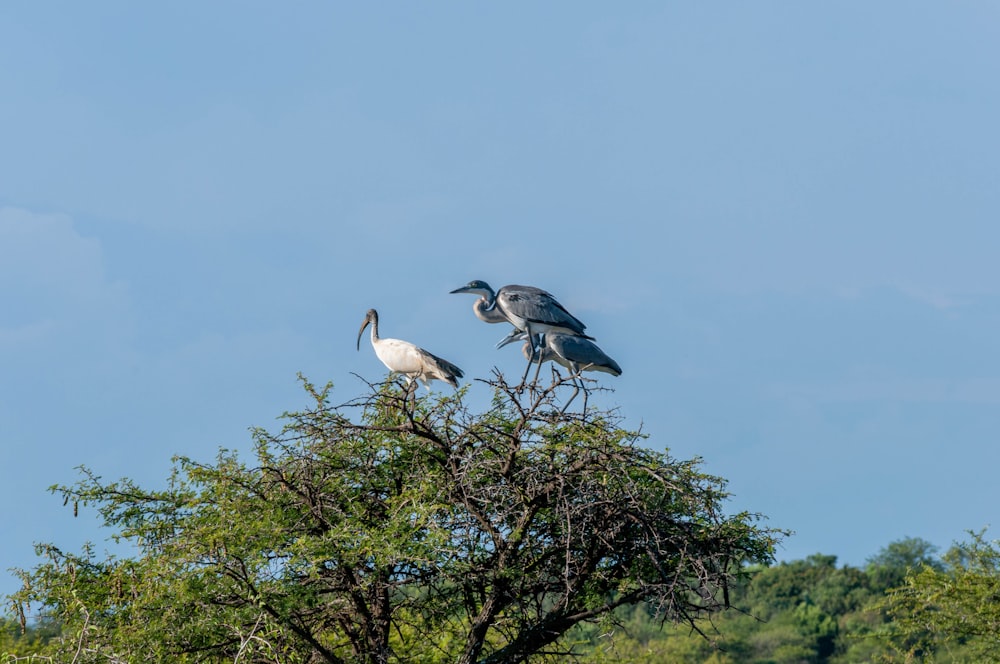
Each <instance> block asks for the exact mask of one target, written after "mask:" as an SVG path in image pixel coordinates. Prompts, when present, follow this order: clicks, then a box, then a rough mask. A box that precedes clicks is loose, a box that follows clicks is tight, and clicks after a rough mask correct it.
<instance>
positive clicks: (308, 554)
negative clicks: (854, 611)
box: [15, 374, 782, 664]
mask: <svg viewBox="0 0 1000 664" xmlns="http://www.w3.org/2000/svg"><path fill="white" fill-rule="evenodd" d="M485 382H487V383H489V384H490V385H491V387H492V394H493V398H492V404H491V407H490V408H489V409H488V410H486V412H482V413H474V412H471V410H470V409H469V408H468V407H467V406H466V404H465V400H464V397H465V392H464V391H459V392H457V393H456V394H455V395H453V396H444V397H434V396H421V397H415V396H413V395H411V394H410V393H409V391H408V390H406V389H404V388H403V386H401V385H399V384H397V383H394V382H387V383H383V384H378V385H369V386H368V387H369V390H368V392H367V393H366V394H365V395H364V396H362V397H360V398H358V399H356V400H353V401H350V402H348V403H345V404H342V405H339V406H331V405H330V394H331V388H330V386H327V387H326V388H324V389H317V388H315V387H314V386H313V385H311V384H309V383H308V382H306V381H303V384H304V386H305V389H306V390H307V391H308V393H309V395H310V396H311V406H310V407H309V408H308V409H306V410H303V411H301V412H296V413H287V414H285V416H284V418H285V426H284V428H283V429H282V430H281V431H280V432H278V433H270V432H268V431H265V430H261V429H258V430H256V431H254V434H253V435H254V442H255V453H256V454H255V459H254V462H253V463H252V464H250V465H247V464H245V463H244V462H242V461H240V459H239V458H238V456H237V455H236V454H235V453H232V452H228V451H222V452H220V454H219V456H218V458H217V459H216V460H215V461H214V462H213V463H199V462H196V461H194V460H191V459H187V458H178V459H176V462H175V468H174V471H173V473H172V475H171V477H170V479H169V482H168V484H167V487H166V488H165V489H158V490H150V489H144V488H141V487H139V486H137V485H136V484H135V483H134V482H132V481H130V480H128V479H124V480H120V481H117V482H111V483H105V482H104V481H103V480H102V479H101V478H100V477H99V476H97V475H96V474H94V473H93V472H91V471H89V470H87V469H83V470H82V478H81V479H80V481H79V482H78V483H77V484H75V485H73V486H56V487H53V490H54V491H56V492H58V493H60V494H61V495H63V496H64V498H65V500H66V501H67V503H71V504H72V505H73V509H74V510H75V509H77V508H78V507H79V506H81V505H82V506H87V505H92V506H96V508H97V510H98V511H99V513H100V515H101V516H102V517H103V520H104V522H105V525H106V526H108V527H110V528H111V529H112V531H113V532H114V533H115V534H114V537H115V539H117V540H123V541H126V542H129V543H131V544H132V545H134V551H135V555H133V556H130V557H126V558H115V557H106V558H99V557H98V556H96V555H95V553H94V551H93V549H92V548H89V547H88V548H85V549H84V551H83V552H81V553H68V552H65V551H62V550H60V549H57V548H56V547H54V546H51V545H43V546H40V547H39V554H40V555H41V556H43V561H42V562H41V563H40V564H39V565H38V566H37V567H36V568H35V569H33V570H30V571H22V572H21V573H20V574H21V577H22V579H23V582H24V589H23V590H22V591H21V592H19V593H18V594H17V595H16V596H15V600H16V602H17V605H18V606H19V607H20V610H21V611H22V612H23V611H26V610H28V609H31V608H32V607H41V611H42V612H43V613H44V614H45V615H47V616H50V617H53V618H55V619H58V620H59V621H61V622H62V624H63V625H64V639H63V641H62V647H63V648H64V649H65V650H66V654H72V656H73V657H74V661H130V662H131V661H139V660H142V661H181V662H183V661H198V662H222V661H226V662H234V661H237V662H238V661H242V662H288V663H297V662H303V663H305V662H334V663H337V662H365V663H384V662H409V661H413V662H461V663H467V664H471V663H473V662H478V663H488V662H519V661H525V660H527V659H528V658H529V656H531V655H534V654H544V653H562V654H566V653H568V652H569V651H570V649H571V645H569V644H565V643H563V642H562V641H561V639H562V637H563V635H564V634H565V633H566V632H567V630H569V629H570V628H571V627H572V626H574V625H576V624H578V623H580V622H582V621H595V620H598V619H600V618H602V617H604V618H606V619H607V618H608V616H611V612H612V611H613V610H614V609H615V608H616V607H619V606H622V605H626V604H634V603H637V602H640V601H645V602H648V603H650V604H652V605H653V606H655V607H656V609H657V611H658V614H659V616H660V618H661V619H663V620H668V621H678V622H686V623H689V624H690V625H692V626H693V627H695V628H696V629H697V625H698V619H699V618H700V617H702V616H705V615H706V614H710V613H712V612H716V611H719V610H720V609H723V608H726V607H728V605H729V594H728V589H729V586H730V583H731V582H732V581H733V579H734V578H736V577H738V576H740V574H741V572H742V570H743V569H744V567H745V564H746V563H748V562H762V563H766V562H768V561H770V560H771V558H772V554H773V550H774V546H775V544H776V542H777V541H778V539H779V538H780V537H781V535H782V533H780V532H778V531H775V530H771V529H766V528H762V527H760V526H759V525H757V524H758V519H757V516H756V515H753V514H750V513H746V512H743V513H739V514H736V515H731V516H729V515H726V514H725V513H724V511H723V502H724V501H725V500H726V498H727V493H726V491H725V482H724V480H722V479H721V478H718V477H714V476H711V475H707V474H704V473H702V472H700V471H699V469H698V466H699V460H697V459H694V460H689V461H678V460H675V459H672V458H670V457H669V456H668V455H667V454H665V453H658V452H654V451H652V450H650V449H647V448H645V447H643V446H641V445H640V444H639V443H640V442H641V441H642V440H643V439H644V437H645V436H644V435H642V434H641V433H640V432H636V431H630V430H626V429H624V428H622V427H621V421H620V418H619V417H618V416H617V414H616V413H615V412H614V411H602V410H594V409H590V410H589V411H584V412H579V413H573V412H562V410H560V409H559V408H558V399H557V394H558V393H559V391H560V390H563V389H568V388H569V387H571V386H570V385H568V384H567V382H566V379H562V378H559V377H558V376H557V377H555V378H554V380H553V383H552V384H551V385H550V386H549V387H548V388H544V389H543V388H541V387H538V386H534V387H532V388H531V389H529V390H527V391H518V390H517V389H516V388H514V387H513V386H511V385H509V384H508V383H507V382H506V381H505V379H504V378H503V376H502V375H500V374H495V375H494V377H493V378H492V379H491V380H489V381H485ZM22 615H23V613H22Z"/></svg>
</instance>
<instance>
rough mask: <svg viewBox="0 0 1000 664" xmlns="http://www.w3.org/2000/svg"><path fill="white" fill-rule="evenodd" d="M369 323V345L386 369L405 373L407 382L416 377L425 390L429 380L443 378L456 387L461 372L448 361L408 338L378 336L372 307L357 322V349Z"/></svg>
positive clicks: (376, 322) (428, 386) (376, 318)
mask: <svg viewBox="0 0 1000 664" xmlns="http://www.w3.org/2000/svg"><path fill="white" fill-rule="evenodd" d="M369 323H370V324H371V326H372V348H374V349H375V355H376V356H378V359H380V360H381V361H382V364H384V365H385V366H386V367H387V368H388V369H389V371H390V372H392V373H398V374H403V375H404V376H406V384H407V385H409V384H410V382H411V381H412V380H413V379H414V378H416V379H417V380H419V381H420V382H421V383H423V385H424V387H426V388H427V389H428V390H430V389H431V387H430V384H429V383H430V381H432V380H443V381H444V382H446V383H448V384H449V385H451V386H452V387H456V388H457V387H458V379H459V378H461V377H462V376H464V374H463V373H462V370H461V369H459V368H458V367H457V366H455V365H454V364H452V363H451V362H449V361H448V360H445V359H442V358H440V357H438V356H437V355H434V354H433V353H429V352H427V351H426V350H424V349H423V348H420V347H419V346H415V345H414V344H411V343H410V342H409V341H402V340H400V339H383V338H382V337H380V336H379V335H378V312H377V311H375V310H374V309H369V310H368V313H367V314H366V315H365V320H364V322H363V323H362V324H361V329H360V330H358V343H357V346H358V350H361V335H362V334H363V333H364V331H365V328H366V327H368V324H369Z"/></svg>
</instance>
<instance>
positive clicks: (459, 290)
mask: <svg viewBox="0 0 1000 664" xmlns="http://www.w3.org/2000/svg"><path fill="white" fill-rule="evenodd" d="M471 292H472V291H471V290H469V288H468V287H467V286H462V287H461V288H456V289H455V290H453V291H451V292H450V293H449V295H454V294H455V293H471Z"/></svg>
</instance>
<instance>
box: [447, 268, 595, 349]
mask: <svg viewBox="0 0 1000 664" xmlns="http://www.w3.org/2000/svg"><path fill="white" fill-rule="evenodd" d="M451 292H452V293H472V294H473V295H478V296H479V298H478V299H477V300H476V302H475V303H474V304H473V305H472V312H473V313H474V314H476V318H478V319H479V320H481V321H484V322H486V323H510V324H511V325H513V326H514V327H516V328H517V329H518V330H520V331H522V332H526V333H528V334H530V335H532V336H535V335H539V334H544V333H545V332H562V333H563V334H575V335H579V336H587V335H585V334H584V333H583V331H584V330H586V329H587V326H586V325H584V324H583V323H582V322H580V320H579V319H578V318H577V317H576V316H574V315H573V314H571V313H570V312H568V311H566V307H564V306H563V305H561V304H559V301H558V300H556V298H555V297H553V296H552V294H551V293H549V292H547V291H543V290H542V289H541V288H535V287H534V286H518V285H516V284H511V285H509V286H503V287H502V288H500V290H498V291H494V290H493V289H492V288H490V285H489V284H488V283H486V282H485V281H479V280H478V279H477V280H476V281H470V282H469V283H468V284H466V285H465V286H462V287H461V288H456V289H455V290H453V291H451ZM588 338H589V337H588Z"/></svg>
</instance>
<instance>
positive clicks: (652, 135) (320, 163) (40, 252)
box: [0, 0, 1000, 593]
mask: <svg viewBox="0 0 1000 664" xmlns="http://www.w3.org/2000/svg"><path fill="white" fill-rule="evenodd" d="M998 71H1000V5H998V4H997V3H995V2H992V1H972V0H970V1H967V2H951V3H942V2H922V1H919V0H906V1H902V0H899V1H896V2H880V3H872V2H837V3H798V2H755V3H746V2H740V3H737V2H732V3H696V2H684V3H665V2H628V3H608V2H550V3H468V2H462V3H459V2H440V3H396V4H386V3H379V4H377V5H376V4H372V3H333V2H309V1H304V2H296V3H275V2H253V1H245V0H241V1H240V2H235V1H230V2H225V1H222V2H211V3H205V2H170V3H136V2H126V1H124V0H123V1H120V2H110V1H100V0H99V1H95V2H87V3H79V2H61V3H60V2H55V3H29V2H9V3H3V4H0V446H2V447H0V449H2V463H0V492H2V493H0V501H2V504H3V513H4V517H3V522H2V523H3V530H2V537H0V593H2V592H8V591H12V590H14V589H15V588H16V582H15V580H14V579H13V577H12V576H11V575H9V574H7V573H6V572H5V570H7V569H8V568H10V567H15V566H16V567H30V566H32V565H33V564H34V563H35V561H36V559H35V557H34V554H33V550H32V545H33V543H34V542H51V543H54V544H56V545H58V546H61V547H63V548H67V549H72V550H75V549H78V548H79V545H80V543H82V542H83V541H85V540H92V541H94V542H95V543H96V544H97V545H98V550H99V551H100V550H102V547H104V546H106V545H105V538H106V537H107V533H106V532H103V531H101V530H100V529H98V528H97V523H98V521H97V515H96V513H95V512H94V511H93V510H82V511H81V514H80V516H79V517H78V518H75V519H74V518H73V516H72V513H71V510H70V509H68V508H64V507H63V506H62V504H61V500H60V499H59V498H58V497H57V496H53V495H51V494H50V493H48V491H47V487H48V486H49V485H51V484H55V483H72V482H73V481H75V479H76V478H77V473H76V471H75V470H74V468H75V467H76V466H78V465H80V464H85V465H87V466H89V467H90V468H92V469H93V470H94V471H95V472H97V473H98V474H100V475H102V476H104V477H105V478H106V479H108V480H111V479H117V478H119V477H123V476H127V477H131V478H134V479H136V480H138V481H140V482H142V483H145V484H150V485H157V484H158V483H161V482H162V481H163V479H164V478H165V477H166V476H167V475H168V474H169V471H170V467H171V461H170V459H171V457H172V456H173V455H175V454H183V455H187V456H191V457H194V458H195V459H199V460H204V461H211V460H212V459H213V458H214V457H215V454H216V452H217V450H218V449H219V448H220V447H226V448H235V449H238V450H244V451H249V450H250V449H251V445H250V436H249V434H248V431H247V429H248V428H249V427H252V426H264V427H270V428H277V427H279V426H280V423H279V421H278V420H277V417H278V416H279V415H280V414H281V413H282V412H283V411H285V410H291V409H295V408H297V407H300V406H305V405H306V404H307V399H306V397H305V395H304V394H303V393H302V392H301V390H300V388H299V386H298V384H297V381H296V374H297V372H302V373H304V374H305V375H307V376H308V377H309V378H310V379H311V380H313V381H314V382H317V383H324V382H326V381H327V380H331V381H333V382H334V384H335V392H334V400H335V401H348V400H350V399H351V398H353V397H355V396H358V395H359V394H361V393H362V392H363V391H364V389H365V388H364V385H363V384H362V382H361V381H360V380H359V379H358V378H356V377H355V376H353V375H352V373H357V374H360V375H361V376H363V377H365V378H366V379H368V380H372V381H376V380H380V379H381V378H382V377H383V376H384V369H383V367H382V365H381V364H380V363H379V362H378V361H377V359H376V358H375V356H374V354H373V353H372V350H371V347H370V345H367V344H366V345H363V346H362V348H361V352H358V351H357V350H356V349H355V345H354V344H355V338H356V334H357V331H358V328H359V326H360V324H361V322H362V319H363V318H364V315H365V312H366V310H367V309H369V308H371V307H375V308H377V309H378V310H379V312H380V314H381V323H382V332H383V334H384V335H387V336H395V337H399V338H403V339H407V340H410V341H413V342H416V343H418V344H420V345H422V346H424V347H425V348H427V349H429V350H431V351H432V352H434V353H436V354H439V355H442V356H444V357H446V358H448V359H449V360H451V361H452V362H454V363H456V364H458V365H459V366H461V367H462V368H463V369H464V370H465V372H466V374H467V376H468V377H470V378H474V377H488V376H489V373H490V371H491V369H492V368H493V367H499V368H500V369H501V370H504V371H508V372H514V371H520V370H521V367H522V366H523V365H522V359H521V356H520V354H519V352H518V350H517V348H516V347H515V346H511V347H507V348H504V349H502V350H499V351H498V350H495V349H494V348H493V344H494V343H495V342H496V341H497V340H498V339H499V338H500V337H501V336H503V334H504V332H505V331H506V330H501V329H500V328H501V326H489V325H485V324H483V323H480V322H479V321H477V320H475V318H474V317H473V314H472V311H471V307H472V303H473V298H472V297H470V296H458V295H450V294H449V291H450V290H452V289H454V288H457V287H458V286H461V285H464V284H465V283H466V282H468V281H470V280H471V279H483V280H486V281H488V282H489V283H491V284H492V285H493V286H494V287H499V286H501V285H504V284H508V283H522V284H532V285H536V286H539V287H542V288H545V289H547V290H549V291H551V292H552V293H554V294H555V295H556V296H557V297H558V298H559V299H560V300H561V301H562V302H563V304H565V305H566V306H567V307H568V308H569V309H570V310H571V311H573V313H575V314H576V315H577V316H578V317H579V318H581V319H583V320H584V321H585V322H586V323H587V324H588V331H589V332H591V333H592V334H593V335H594V336H596V337H597V339H598V343H599V344H600V345H601V346H602V348H604V350H605V351H607V352H608V353H609V354H610V355H611V356H613V357H614V358H615V359H616V360H617V361H618V362H619V363H620V364H621V366H622V368H623V369H624V374H623V375H622V376H621V377H620V378H617V379H616V378H611V377H608V376H603V375H602V376H601V379H602V384H605V385H608V386H613V387H614V388H615V392H614V393H611V394H606V395H601V396H600V397H595V399H598V400H599V401H600V402H601V403H602V404H604V405H607V406H615V407H618V408H619V409H620V412H621V414H622V415H623V416H624V418H625V421H626V424H628V425H630V426H633V427H639V426H641V427H642V428H643V430H644V431H645V432H646V433H648V434H649V436H650V437H649V440H648V441H647V442H648V444H649V445H650V446H652V447H654V448H657V449H664V448H669V449H670V451H671V453H672V454H673V455H675V456H677V457H679V458H683V459H686V458H690V457H693V456H701V457H702V458H703V459H704V468H705V469H706V470H707V471H709V472H712V473H715V474H717V475H721V476H723V477H725V478H727V479H728V480H729V481H730V485H729V487H730V489H731V491H732V493H733V496H732V498H731V500H730V501H729V503H728V506H729V508H730V509H731V511H733V512H736V511H743V510H749V511H754V512H761V513H763V514H765V515H767V516H768V517H769V520H768V523H769V524H770V525H772V526H775V527H780V528H788V529H791V530H794V531H795V535H793V536H792V537H790V538H789V539H788V540H787V541H786V542H785V544H784V546H783V548H782V549H781V550H780V551H779V556H780V558H781V559H796V558H801V557H804V556H807V555H809V554H812V553H817V552H821V553H825V554H833V555H836V556H838V558H839V560H840V561H841V562H842V563H845V564H854V565H862V564H863V563H864V561H865V559H866V558H868V557H869V556H871V555H873V554H875V553H877V552H878V550H879V549H880V548H882V547H883V546H885V545H886V544H888V543H889V542H891V541H893V540H896V539H899V538H902V537H907V536H912V537H922V538H925V539H927V540H929V541H931V542H933V543H934V544H937V545H938V546H940V547H942V548H945V547H947V546H948V545H949V544H950V543H951V542H952V541H954V540H958V539H963V538H964V537H965V531H966V530H968V529H976V530H978V529H980V528H983V527H986V526H990V525H991V524H993V523H995V522H996V517H997V510H998V506H1000V482H998V481H997V468H998V467H1000V444H998V443H1000V441H998V433H1000V260H998V258H997V254H998V248H1000V120H998V118H1000V75H998ZM438 389H446V390H447V389H450V388H447V387H443V388H441V387H439V388H438ZM484 394H485V388H483V387H482V386H481V385H474V387H473V391H472V398H473V400H475V399H479V400H480V401H482V400H483V399H484ZM592 403H594V401H593V400H592ZM989 535H993V536H996V534H995V532H994V531H992V530H991V531H989Z"/></svg>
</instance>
